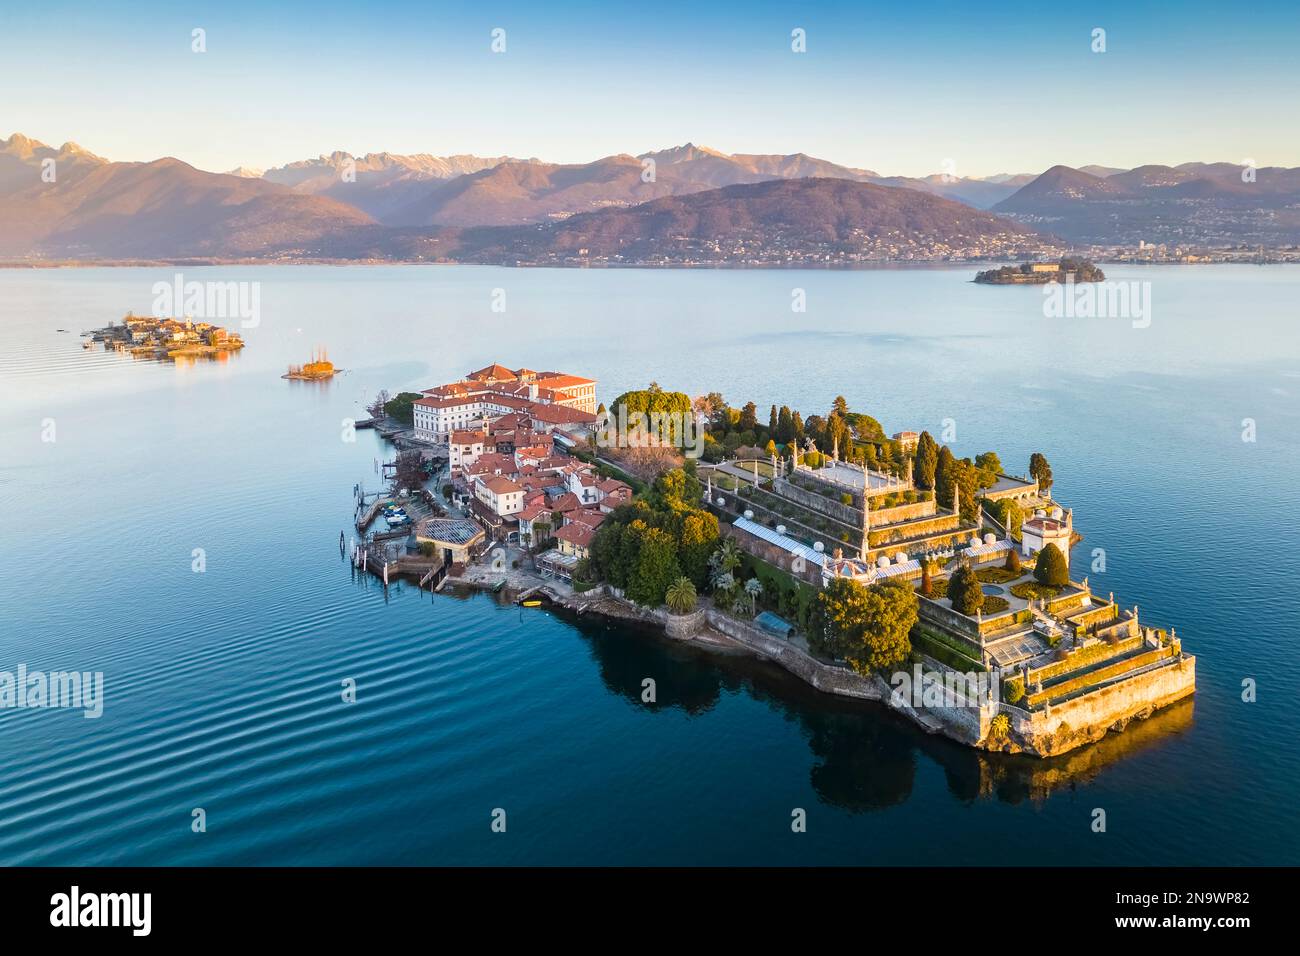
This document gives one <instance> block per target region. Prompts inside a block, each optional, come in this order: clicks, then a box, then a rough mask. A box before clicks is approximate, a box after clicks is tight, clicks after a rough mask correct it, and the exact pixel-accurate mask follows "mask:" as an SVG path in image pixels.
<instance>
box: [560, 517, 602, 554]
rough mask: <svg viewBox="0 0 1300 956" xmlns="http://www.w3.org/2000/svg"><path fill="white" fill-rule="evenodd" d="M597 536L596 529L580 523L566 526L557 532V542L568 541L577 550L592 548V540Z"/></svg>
mask: <svg viewBox="0 0 1300 956" xmlns="http://www.w3.org/2000/svg"><path fill="white" fill-rule="evenodd" d="M595 536H596V529H595V528H593V527H591V526H590V525H585V524H582V523H580V522H575V523H574V524H566V525H565V526H564V527H563V528H561V529H560V530H559V531H557V532H555V537H556V540H558V541H567V542H569V543H570V544H572V545H573V546H574V547H577V548H588V547H591V539H592V538H594V537H595Z"/></svg>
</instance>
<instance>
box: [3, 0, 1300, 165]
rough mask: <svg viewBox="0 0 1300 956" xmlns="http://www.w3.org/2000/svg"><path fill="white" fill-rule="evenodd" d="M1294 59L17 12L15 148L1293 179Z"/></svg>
mask: <svg viewBox="0 0 1300 956" xmlns="http://www.w3.org/2000/svg"><path fill="white" fill-rule="evenodd" d="M981 6H983V9H981ZM195 27H202V28H204V29H205V30H206V31H207V52H206V53H203V54H196V53H192V52H191V50H190V44H191V41H190V37H191V30H192V29H194V28H195ZM494 27H501V28H503V29H505V31H506V52H505V53H503V54H494V53H492V52H491V51H490V48H489V44H490V32H491V30H492V29H493V28H494ZM795 27H802V28H803V29H804V30H806V31H807V52H806V53H802V54H796V53H793V52H792V51H791V48H790V44H791V40H790V33H791V30H792V29H794V28H795ZM1095 27H1102V28H1104V29H1105V30H1106V46H1107V50H1106V52H1105V53H1100V54H1099V53H1093V52H1092V51H1091V49H1090V45H1091V33H1092V30H1093V28H1095ZM1297 49H1300V3H1297V2H1295V0H1292V2H1290V3H1286V4H1283V3H1277V4H1271V3H1240V4H1225V3H1203V2H1195V0H1193V2H1190V3H1183V4H1155V3H1150V4H1141V3H1137V4H1130V3H1116V4H1111V3H1097V2H1091V3H1086V4H1052V3H1026V4H1017V3H996V4H987V5H978V4H947V3H938V2H925V3H910V4H899V5H883V4H870V3H844V4H811V5H805V4H774V3H762V2H754V3H745V4H736V5H735V6H734V7H733V6H730V5H709V4H704V3H698V2H697V3H676V2H655V3H642V4H621V3H601V4H598V3H541V2H537V3H529V4H487V3H475V4H459V3H457V4H441V3H427V2H426V3H365V2H356V3H346V4H344V3H333V2H328V0H321V2H314V3H297V2H286V3H274V2H269V0H268V2H262V3H247V2H239V0H235V2H223V3H211V4H187V3H155V2H151V0H136V2H129V3H117V2H95V3H91V2H80V3H71V2H57V0H40V2H33V3H20V2H17V0H3V3H0V137H3V136H8V135H9V134H10V133H13V132H22V133H25V134H26V135H28V136H32V137H34V138H36V139H40V140H43V141H45V142H49V143H52V144H54V145H58V144H60V143H62V142H64V141H65V140H75V141H76V142H78V143H80V144H81V145H82V146H84V147H86V148H87V149H90V150H92V151H94V152H97V153H100V154H101V155H104V156H107V157H109V158H110V159H119V160H148V159H154V158H157V157H159V156H166V155H171V156H176V157H179V158H180V159H183V160H186V161H187V162H190V163H193V164H194V165H196V166H199V167H201V168H204V169H212V170H225V169H229V168H231V167H234V166H236V165H241V164H243V165H249V166H259V167H265V166H271V165H278V164H281V163H284V162H288V161H292V160H295V159H302V158H306V157H310V156H315V155H318V154H320V153H324V152H331V151H333V150H335V149H341V150H347V151H349V152H353V153H358V154H360V153H364V152H370V151H379V150H388V151H392V152H401V153H413V152H428V153H434V154H439V155H442V154H448V153H477V154H479V155H500V154H509V155H513V156H523V157H527V156H538V157H541V158H543V159H549V160H554V161H558V162H583V161H587V160H590V159H594V158H596V157H598V156H603V155H609V154H611V153H618V152H632V153H636V152H643V151H646V150H650V149H661V148H665V147H668V146H673V145H678V144H681V143H685V142H688V141H691V142H695V143H697V144H704V145H708V146H712V147H715V148H717V149H721V150H724V151H726V152H764V153H767V152H772V153H785V152H796V151H803V152H807V153H810V154H812V155H815V156H820V157H823V158H826V159H831V160H835V161H837V162H841V163H845V164H848V165H854V166H863V167H867V168H870V169H875V170H878V171H880V172H882V173H885V174H894V173H899V174H908V175H921V174H926V173H931V172H938V171H940V169H941V164H942V163H943V161H944V160H946V159H951V160H952V162H953V164H954V167H955V171H956V172H957V173H958V174H959V175H988V174H992V173H997V172H1037V171H1041V170H1042V169H1044V168H1046V167H1048V166H1050V165H1052V164H1054V163H1066V164H1069V165H1076V166H1077V165H1083V164H1086V163H1101V164H1106V165H1114V166H1126V167H1127V166H1135V165H1139V164H1142V163H1169V164H1176V163H1180V162H1187V161H1190V160H1204V161H1216V160H1223V161H1229V162H1240V161H1242V160H1243V159H1246V158H1250V159H1253V160H1255V161H1256V162H1257V163H1259V164H1260V165H1262V166H1268V165H1284V166H1295V165H1300V123H1297V121H1296V116H1297V112H1298V110H1297V97H1298V94H1300V55H1297V52H1296V51H1297Z"/></svg>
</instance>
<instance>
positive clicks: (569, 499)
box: [551, 491, 582, 511]
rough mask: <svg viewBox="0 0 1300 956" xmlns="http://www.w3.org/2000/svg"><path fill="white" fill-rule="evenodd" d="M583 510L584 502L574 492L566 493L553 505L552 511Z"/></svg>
mask: <svg viewBox="0 0 1300 956" xmlns="http://www.w3.org/2000/svg"><path fill="white" fill-rule="evenodd" d="M581 508H582V502H581V501H579V500H578V496H577V495H575V494H574V493H573V492H572V491H566V492H565V493H564V494H562V495H560V497H558V498H556V499H555V501H554V502H553V503H552V504H551V510H552V511H578V510H580V509H581Z"/></svg>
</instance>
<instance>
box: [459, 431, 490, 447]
mask: <svg viewBox="0 0 1300 956" xmlns="http://www.w3.org/2000/svg"><path fill="white" fill-rule="evenodd" d="M485 441H487V435H486V434H485V433H484V432H477V431H454V432H452V433H451V443H452V444H453V445H479V444H482V443H483V442H485Z"/></svg>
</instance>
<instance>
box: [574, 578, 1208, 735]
mask: <svg viewBox="0 0 1300 956" xmlns="http://www.w3.org/2000/svg"><path fill="white" fill-rule="evenodd" d="M561 603H562V604H563V605H564V606H566V607H568V608H570V609H571V610H578V611H579V612H580V613H590V614H599V615H603V616H605V617H610V618H614V619H618V620H624V621H634V622H639V623H643V624H654V625H658V626H659V627H662V628H663V629H664V631H665V633H666V634H667V635H668V636H669V637H670V638H672V639H674V640H679V641H684V642H687V643H690V644H693V645H697V646H699V647H701V648H702V649H708V650H728V651H731V652H732V653H734V652H735V651H736V650H741V651H743V652H745V653H748V654H750V655H753V656H754V657H757V658H759V659H761V660H767V661H771V662H773V663H775V664H778V665H779V666H781V667H783V668H784V669H785V670H787V671H789V672H790V673H791V674H793V675H795V676H796V677H798V678H799V679H800V680H802V681H804V682H805V683H806V684H808V685H809V686H811V687H813V688H815V689H816V690H819V691H821V692H822V693H825V694H835V695H837V696H839V697H851V698H856V699H858V700H871V701H876V702H878V703H881V704H883V705H885V706H887V707H889V708H890V709H891V710H894V711H897V712H898V713H900V714H903V715H904V716H906V717H908V718H909V719H910V720H912V721H914V722H915V723H916V724H918V725H919V726H921V727H922V728H923V729H924V730H925V731H926V732H928V733H936V734H943V735H944V736H945V737H948V738H950V739H951V740H955V741H957V742H958V743H961V744H965V745H966V746H970V747H977V748H979V749H982V750H996V751H1001V752H1004V753H1026V754H1032V755H1034V756H1037V757H1053V756H1056V755H1058V754H1063V753H1066V752H1067V751H1070V750H1074V749H1076V748H1078V747H1082V746H1084V745H1085V744H1089V743H1092V742H1094V741H1097V740H1100V739H1101V738H1102V737H1104V736H1105V735H1106V734H1107V733H1108V732H1109V731H1112V730H1114V731H1122V730H1123V729H1124V728H1125V727H1126V726H1128V724H1129V723H1130V722H1131V721H1132V720H1134V719H1143V718H1146V717H1149V716H1150V715H1151V714H1153V713H1154V712H1155V711H1156V710H1159V709H1160V708H1162V707H1166V706H1168V705H1170V704H1172V703H1174V702H1176V701H1179V700H1182V699H1183V698H1184V697H1187V696H1189V695H1191V694H1192V693H1194V692H1195V690H1196V658H1194V657H1189V656H1182V657H1179V658H1176V659H1172V660H1171V661H1170V662H1169V663H1168V664H1166V665H1164V666H1160V667H1156V668H1154V669H1152V670H1149V671H1147V672H1145V673H1142V674H1138V675H1136V676H1133V677H1128V678H1126V679H1124V680H1121V681H1119V682H1117V683H1114V684H1110V685H1108V686H1106V687H1101V688H1098V689H1097V690H1094V691H1090V692H1089V693H1087V694H1082V695H1080V696H1079V697H1076V698H1073V699H1071V700H1068V701H1065V702H1063V703H1059V704H1055V705H1051V706H1048V707H1044V708H1043V709H1042V710H1036V711H1027V710H1023V709H1022V708H1020V707H1015V706H1012V705H1010V704H1006V703H1002V702H1000V701H998V700H982V701H979V702H975V701H972V702H970V704H966V703H965V702H963V701H961V700H958V701H956V702H955V703H954V704H952V705H951V706H935V705H933V704H931V705H927V706H924V707H919V708H918V707H913V706H912V705H911V703H910V702H909V701H906V700H902V699H900V698H899V697H898V696H897V695H895V694H894V693H893V688H892V687H891V686H890V684H889V683H888V682H887V681H886V680H885V679H884V678H883V677H881V676H879V675H877V674H872V675H869V676H863V675H861V674H858V673H857V672H855V671H853V670H850V669H849V668H847V667H841V666H838V665H835V664H828V663H826V662H825V661H821V660H818V659H817V658H815V657H813V656H812V655H810V654H808V653H807V652H806V651H804V650H803V649H802V648H800V647H799V646H798V645H797V644H793V643H791V642H790V641H786V640H783V639H782V638H779V637H777V636H776V635H774V634H769V633H767V632H766V631H763V630H760V629H759V628H757V627H755V626H753V625H752V624H749V623H747V622H745V621H742V620H739V619H737V618H734V617H731V616H730V615H727V614H723V613H722V612H720V611H718V610H715V609H714V608H701V609H699V610H697V611H694V612H693V613H691V614H687V615H674V614H670V613H668V611H667V610H665V609H664V608H655V609H650V608H644V607H640V606H638V605H636V604H633V603H632V602H630V601H628V600H627V599H626V598H625V597H623V595H622V594H621V593H619V592H618V591H617V590H616V589H614V588H609V587H605V586H602V587H599V588H595V589H593V590H591V591H588V592H586V593H585V594H581V595H574V596H573V597H572V598H571V599H569V600H566V601H563V602H561ZM922 658H923V660H924V663H925V665H926V669H927V670H928V671H944V670H948V668H945V667H944V665H943V664H941V663H940V662H938V661H936V660H932V659H930V658H928V657H925V656H924V655H922ZM909 670H910V665H909ZM1000 713H1001V714H1005V715H1006V716H1007V718H1008V722H1009V730H1008V732H1007V733H1005V734H1002V735H1000V736H999V735H996V734H994V733H993V729H992V721H993V718H994V717H995V716H997V715H998V714H1000Z"/></svg>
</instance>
